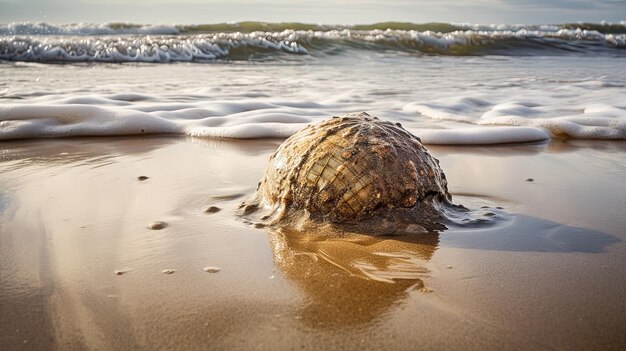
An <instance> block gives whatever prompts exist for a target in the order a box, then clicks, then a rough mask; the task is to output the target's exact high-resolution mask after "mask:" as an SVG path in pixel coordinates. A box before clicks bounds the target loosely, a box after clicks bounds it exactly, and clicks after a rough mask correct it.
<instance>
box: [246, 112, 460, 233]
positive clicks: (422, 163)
mask: <svg viewBox="0 0 626 351" xmlns="http://www.w3.org/2000/svg"><path fill="white" fill-rule="evenodd" d="M449 201H450V194H449V193H448V189H447V181H446V177H445V175H444V173H443V171H442V170H441V168H440V167H439V161H438V160H437V159H435V158H434V157H432V156H431V155H430V154H429V153H428V151H427V150H426V148H425V147H424V146H423V145H422V144H421V142H420V139H419V138H418V137H416V136H414V135H412V134H411V133H409V132H408V131H406V130H405V129H404V128H402V126H401V125H400V124H399V123H398V124H394V123H391V122H387V121H382V120H379V119H378V118H376V117H370V116H369V115H368V114H366V113H358V114H349V115H345V116H342V117H334V118H332V119H329V120H326V121H323V122H321V123H319V124H313V125H309V126H308V127H306V128H304V129H302V130H300V131H299V132H298V133H296V134H294V135H292V136H291V137H290V138H288V139H287V140H286V141H285V142H284V143H283V144H281V145H280V146H279V147H278V149H277V150H276V151H275V152H274V153H273V154H272V155H271V156H270V160H269V164H268V166H267V168H266V170H265V174H264V176H263V179H262V180H261V182H260V183H259V185H258V188H257V191H256V193H255V194H254V195H253V196H252V198H250V199H249V200H247V201H245V202H244V203H242V205H241V212H242V214H243V215H245V216H248V217H251V218H253V219H254V220H255V221H256V222H257V223H258V224H262V225H296V224H298V225H302V224H331V225H335V226H352V227H354V226H357V225H360V226H361V227H362V229H364V230H362V231H379V232H380V231H381V230H382V231H383V232H385V231H389V228H392V231H393V230H395V229H397V228H398V227H400V226H404V227H406V226H410V225H413V224H418V225H420V226H422V227H425V228H437V226H438V225H440V222H441V218H442V214H441V207H442V206H445V205H446V204H449V203H450V202H449ZM383 224H384V225H385V226H386V228H382V226H383Z"/></svg>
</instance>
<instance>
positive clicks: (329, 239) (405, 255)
mask: <svg viewBox="0 0 626 351" xmlns="http://www.w3.org/2000/svg"><path fill="white" fill-rule="evenodd" d="M269 237H270V242H271V246H272V252H273V257H274V261H275V264H276V266H277V267H278V268H279V269H280V270H281V272H282V273H283V274H284V275H285V277H286V278H287V279H288V280H290V281H292V282H293V283H294V284H295V285H296V286H297V287H298V288H299V289H300V290H301V291H302V292H303V293H304V295H305V298H306V303H305V305H304V307H303V308H302V310H301V311H299V315H300V316H301V317H302V320H303V322H304V323H305V324H306V325H309V326H311V327H342V326H349V325H355V324H361V323H368V322H372V321H375V320H376V319H377V318H379V317H381V316H383V315H385V313H386V312H387V311H389V310H390V309H391V308H392V307H393V306H395V305H398V304H400V303H401V302H402V301H403V300H404V299H405V298H406V297H407V295H408V293H409V292H410V291H412V290H421V291H429V289H428V288H427V286H426V283H425V280H426V279H427V278H428V277H429V274H430V271H429V269H428V268H427V267H426V264H427V262H428V261H429V260H430V258H431V257H432V255H433V254H434V252H435V250H436V249H437V245H438V243H439V235H438V234H437V233H426V234H421V235H407V236H382V237H380V236H379V237H373V236H370V235H364V234H357V233H347V234H344V235H341V236H338V235H337V234H336V233H329V234H325V233H323V232H307V233H304V232H301V231H295V230H292V229H289V228H281V229H277V230H274V231H271V232H270V234H269Z"/></svg>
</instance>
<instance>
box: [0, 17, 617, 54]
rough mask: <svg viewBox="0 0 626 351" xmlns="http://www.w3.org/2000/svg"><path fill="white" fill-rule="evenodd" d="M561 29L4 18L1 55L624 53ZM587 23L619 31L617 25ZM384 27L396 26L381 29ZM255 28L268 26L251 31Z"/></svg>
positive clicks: (609, 42) (610, 37)
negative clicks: (70, 21)
mask: <svg viewBox="0 0 626 351" xmlns="http://www.w3.org/2000/svg"><path fill="white" fill-rule="evenodd" d="M585 25H586V26H587V27H590V26H592V25H591V24H585ZM565 26H567V25H560V26H553V25H533V26H524V25H471V24H455V25H453V24H444V23H429V24H411V23H395V22H392V23H379V24H373V25H367V26H351V27H349V28H348V27H342V28H338V26H323V25H307V24H301V23H264V22H241V23H233V24H214V25H197V26H160V25H134V24H120V23H118V24H64V25H50V24H46V23H35V24H33V23H11V24H7V25H0V60H8V61H33V62H154V63H165V62H178V61H183V62H187V61H196V62H201V61H212V60H218V59H223V60H273V59H285V58H287V57H288V56H290V55H292V54H297V55H307V56H312V57H323V56H326V55H340V54H342V53H345V52H348V51H355V50H366V51H376V52H386V53H391V52H406V53H412V54H438V55H458V56H463V55H512V56H519V55H560V54H578V55H580V54H582V55H584V54H609V55H620V56H623V55H626V51H625V50H623V49H624V48H626V30H622V32H624V33H621V34H619V33H602V32H600V31H598V30H591V29H581V28H576V29H566V28H564V27H565ZM593 26H596V27H597V26H604V27H606V28H609V29H611V28H612V29H615V28H617V27H619V28H624V29H626V26H624V24H616V25H608V24H606V25H605V24H599V25H593ZM385 27H390V28H396V29H382V28H385ZM261 28H262V29H271V30H272V31H258V30H256V29H261ZM287 28H289V29H287ZM237 29H240V30H241V31H236V30H237ZM192 33H194V34H192ZM200 33H201V34H200Z"/></svg>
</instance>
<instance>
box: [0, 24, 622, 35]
mask: <svg viewBox="0 0 626 351" xmlns="http://www.w3.org/2000/svg"><path fill="white" fill-rule="evenodd" d="M344 29H350V30H359V31H371V30H387V29H391V30H404V31H417V32H426V31H431V32H439V33H450V32H456V31H464V30H474V31H519V30H528V31H542V32H556V31H558V30H560V29H573V30H576V29H580V30H590V31H596V32H599V33H603V34H625V33H626V22H625V21H622V22H620V23H616V24H614V23H566V24H541V25H534V24H471V23H436V22H431V23H410V22H380V23H374V24H365V25H324V24H308V23H298V22H282V23H270V22H255V21H248V22H232V23H215V24H196V25H154V24H134V23H121V22H118V23H101V24H94V23H69V24H49V23H45V22H35V23H32V22H12V23H8V24H0V35H126V34H152V35H173V34H190V33H192V34H200V33H219V32H221V33H233V32H239V33H252V32H282V31H285V30H294V31H331V30H344Z"/></svg>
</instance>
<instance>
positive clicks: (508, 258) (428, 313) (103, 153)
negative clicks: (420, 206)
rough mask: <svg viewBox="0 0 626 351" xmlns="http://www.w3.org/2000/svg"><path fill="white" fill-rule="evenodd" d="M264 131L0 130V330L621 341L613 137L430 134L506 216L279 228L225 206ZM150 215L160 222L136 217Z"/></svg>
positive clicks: (288, 344) (313, 344)
mask: <svg viewBox="0 0 626 351" xmlns="http://www.w3.org/2000/svg"><path fill="white" fill-rule="evenodd" d="M279 142H280V141H279V140H268V141H226V140H223V141H220V140H211V139H197V138H188V139H184V138H163V137H157V138H155V137H153V138H146V137H144V138H136V137H133V138H104V139H103V138H73V139H59V140H41V141H13V142H4V143H2V144H1V148H0V155H2V158H1V160H2V161H1V162H2V163H1V165H0V166H1V167H2V169H3V170H4V172H2V173H1V174H0V185H1V187H0V189H2V190H1V191H0V204H1V205H0V211H1V212H0V216H1V217H0V233H2V235H1V236H0V239H1V240H2V245H0V247H2V250H3V251H2V255H0V257H1V259H2V264H1V265H0V267H2V268H1V271H0V273H1V275H0V277H2V284H1V285H0V289H2V290H1V293H0V297H1V301H0V305H1V306H2V312H3V313H2V314H1V315H2V318H0V323H2V325H3V328H2V329H3V330H5V332H3V333H2V335H1V339H0V344H2V345H8V346H10V347H13V346H15V345H19V344H20V343H22V342H23V340H27V342H28V344H29V345H34V346H33V347H40V348H41V347H50V346H51V345H52V346H57V347H60V348H67V347H77V346H81V345H82V346H89V347H100V348H119V347H122V346H123V347H128V346H129V345H130V346H132V347H142V348H155V347H164V348H186V349H201V348H206V347H212V348H213V347H216V348H228V349H232V348H249V347H253V346H254V347H256V348H262V349H275V348H277V347H278V348H294V347H305V348H319V347H323V348H330V347H342V348H348V349H356V348H359V349H362V348H366V349H368V348H371V349H375V348H380V347H390V345H393V347H394V348H396V349H413V348H414V347H415V345H416V343H418V344H420V345H432V346H433V347H434V345H437V347H441V346H445V347H447V348H455V349H456V348H473V349H478V348H483V347H485V346H487V345H488V346H490V347H508V348H525V347H533V348H540V349H548V348H569V347H590V348H595V347H602V348H611V347H619V345H621V344H622V343H623V341H624V340H623V333H621V326H622V325H623V322H624V320H623V316H624V313H623V312H624V311H625V310H626V306H624V300H623V291H624V289H625V288H626V281H624V279H623V274H622V273H623V271H624V269H625V268H626V266H624V264H625V263H624V260H623V259H622V258H623V255H624V254H625V253H626V246H624V239H626V237H625V236H624V231H623V228H624V227H626V222H625V218H624V217H623V213H624V209H625V206H626V205H625V203H624V194H625V193H626V188H625V186H624V182H623V175H624V174H625V173H626V168H625V167H626V165H625V164H623V163H617V164H616V163H615V162H614V161H615V160H616V159H617V160H621V159H624V158H623V156H624V154H625V152H626V146H625V145H624V143H623V142H615V143H610V144H607V143H606V142H582V141H578V142H574V143H570V142H551V143H548V144H535V145H521V146H499V147H471V148H468V147H465V148H459V147H433V148H431V151H432V153H433V154H434V155H435V156H436V157H438V158H439V159H440V160H441V166H442V168H443V169H444V171H445V172H446V174H447V176H448V179H449V183H450V189H451V192H452V194H453V199H454V200H455V202H461V203H464V204H466V205H467V206H468V207H472V208H475V207H480V206H482V205H485V204H488V205H491V206H493V205H496V206H500V207H503V211H506V212H507V214H508V215H509V216H510V217H511V219H510V220H507V221H505V222H503V223H501V224H500V225H496V226H490V227H487V228H478V229H477V228H471V229H469V230H468V229H462V228H451V229H450V230H447V231H443V232H440V233H438V234H435V235H426V236H407V237H393V236H391V237H381V238H374V237H369V236H358V235H357V236H351V237H344V238H337V237H324V236H312V235H290V234H289V233H284V232H283V233H281V232H272V231H267V230H265V229H257V228H254V227H253V226H250V225H247V224H245V223H244V221H242V220H241V219H239V218H238V217H237V216H235V211H236V208H237V205H238V204H239V202H240V201H241V200H242V199H244V198H245V197H246V196H248V195H249V194H252V192H253V191H254V189H255V187H256V183H257V181H258V180H259V178H260V177H261V175H262V173H263V169H264V167H265V163H266V161H267V158H268V156H269V154H270V153H271V152H272V151H273V149H274V148H275V147H276V146H277V145H278V143H279ZM142 175H143V176H148V177H149V178H148V179H147V180H144V181H139V180H138V179H137V177H139V176H142ZM528 177H532V178H534V180H535V181H534V182H527V181H525V179H526V178H528ZM209 206H217V207H219V208H220V209H221V211H219V212H216V213H209V214H207V213H205V209H206V208H208V207H209ZM155 220H160V221H165V222H167V223H168V226H167V227H166V228H165V229H162V230H157V231H155V230H150V229H148V228H147V226H148V225H149V224H150V223H152V222H153V221H155ZM206 266H217V267H219V268H221V271H220V272H218V273H211V274H209V273H206V272H205V271H203V268H204V267H206ZM164 269H173V270H175V272H174V273H173V274H169V275H168V274H162V273H161V271H162V270H164ZM117 270H121V271H124V272H125V273H124V274H122V275H116V274H115V271H117ZM33 316H36V317H33ZM599 335H601V337H599Z"/></svg>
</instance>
